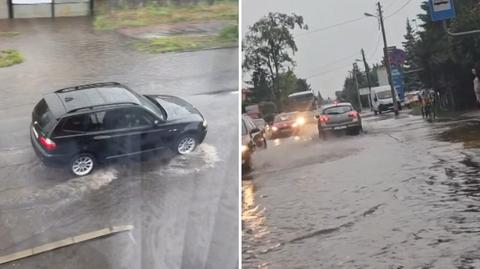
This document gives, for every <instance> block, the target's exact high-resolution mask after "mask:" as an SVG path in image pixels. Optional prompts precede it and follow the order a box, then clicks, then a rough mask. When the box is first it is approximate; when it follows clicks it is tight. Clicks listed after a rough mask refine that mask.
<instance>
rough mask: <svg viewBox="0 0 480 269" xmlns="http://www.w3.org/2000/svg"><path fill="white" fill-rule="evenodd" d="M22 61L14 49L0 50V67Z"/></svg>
mask: <svg viewBox="0 0 480 269" xmlns="http://www.w3.org/2000/svg"><path fill="white" fill-rule="evenodd" d="M22 62H23V56H22V55H21V54H20V52H18V51H17V50H15V49H5V50H2V51H0V67H8V66H12V65H15V64H19V63H22Z"/></svg>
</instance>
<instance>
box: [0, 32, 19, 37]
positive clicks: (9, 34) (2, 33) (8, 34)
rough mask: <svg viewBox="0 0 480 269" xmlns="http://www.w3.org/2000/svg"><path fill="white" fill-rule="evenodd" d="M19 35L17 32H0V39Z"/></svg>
mask: <svg viewBox="0 0 480 269" xmlns="http://www.w3.org/2000/svg"><path fill="white" fill-rule="evenodd" d="M17 35H20V33H19V32H0V37H14V36H17Z"/></svg>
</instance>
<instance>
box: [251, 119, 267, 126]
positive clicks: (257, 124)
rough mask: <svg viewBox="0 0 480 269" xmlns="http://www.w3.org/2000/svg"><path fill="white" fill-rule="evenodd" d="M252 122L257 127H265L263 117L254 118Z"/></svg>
mask: <svg viewBox="0 0 480 269" xmlns="http://www.w3.org/2000/svg"><path fill="white" fill-rule="evenodd" d="M253 122H254V123H255V126H257V127H260V128H263V127H265V121H264V120H263V119H256V120H253Z"/></svg>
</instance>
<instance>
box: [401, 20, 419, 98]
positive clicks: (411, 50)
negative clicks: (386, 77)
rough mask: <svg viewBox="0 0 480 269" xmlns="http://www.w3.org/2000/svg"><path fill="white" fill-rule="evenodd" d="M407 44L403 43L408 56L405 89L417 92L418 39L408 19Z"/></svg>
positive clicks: (404, 67) (405, 69)
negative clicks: (416, 50)
mask: <svg viewBox="0 0 480 269" xmlns="http://www.w3.org/2000/svg"><path fill="white" fill-rule="evenodd" d="M404 38H405V42H403V43H402V44H403V48H404V50H405V54H406V60H405V64H404V65H403V71H404V73H405V87H406V89H407V91H408V90H415V89H418V88H419V87H420V84H419V79H418V74H417V72H418V64H417V58H416V55H415V47H416V43H417V38H416V37H415V32H414V31H413V28H412V25H411V24H410V20H409V19H408V18H407V33H406V34H405V35H404Z"/></svg>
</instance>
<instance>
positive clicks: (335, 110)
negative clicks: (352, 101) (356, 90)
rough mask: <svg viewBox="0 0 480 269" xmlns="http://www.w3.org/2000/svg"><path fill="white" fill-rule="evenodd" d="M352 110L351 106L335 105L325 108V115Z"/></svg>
mask: <svg viewBox="0 0 480 269" xmlns="http://www.w3.org/2000/svg"><path fill="white" fill-rule="evenodd" d="M352 110H353V109H352V107H351V106H334V107H330V108H327V109H325V110H323V114H325V115H337V114H344V113H347V112H350V111H352Z"/></svg>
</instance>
